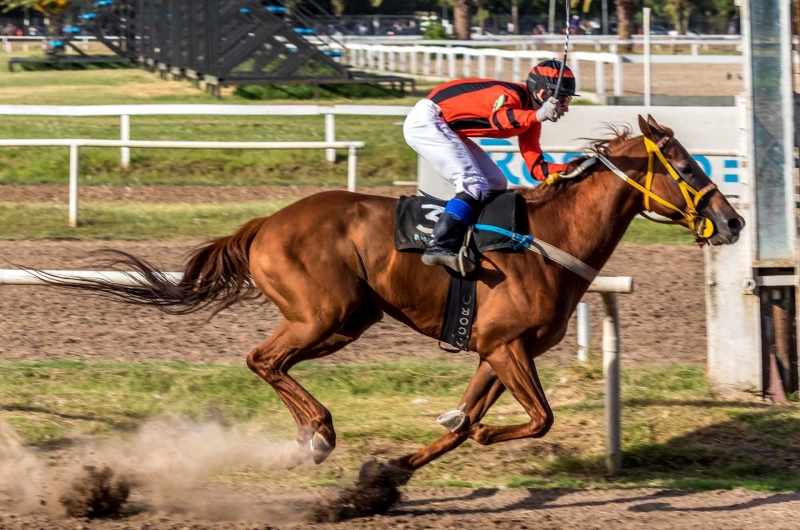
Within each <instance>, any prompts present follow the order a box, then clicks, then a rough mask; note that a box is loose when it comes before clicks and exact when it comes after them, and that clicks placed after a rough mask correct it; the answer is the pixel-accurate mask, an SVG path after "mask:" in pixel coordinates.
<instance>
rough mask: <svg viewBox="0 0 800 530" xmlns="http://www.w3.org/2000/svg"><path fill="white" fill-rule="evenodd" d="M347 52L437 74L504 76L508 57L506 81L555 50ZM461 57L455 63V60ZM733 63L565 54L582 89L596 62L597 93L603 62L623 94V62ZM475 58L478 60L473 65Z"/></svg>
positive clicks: (602, 90)
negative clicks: (585, 69)
mask: <svg viewBox="0 0 800 530" xmlns="http://www.w3.org/2000/svg"><path fill="white" fill-rule="evenodd" d="M345 48H346V50H347V52H348V53H349V54H350V57H349V63H350V64H352V65H353V66H355V67H357V68H365V69H369V70H374V71H377V72H394V73H406V74H409V75H412V76H422V77H429V78H439V79H456V78H459V77H480V78H486V77H494V78H497V79H508V76H507V75H506V73H505V64H506V61H511V65H512V66H511V78H510V79H508V80H510V81H518V82H519V81H524V80H525V78H526V77H527V75H528V71H529V70H530V68H532V67H533V66H535V65H536V64H537V63H538V62H540V61H542V60H545V59H552V57H553V53H552V52H551V51H544V50H504V49H499V48H467V47H463V46H456V47H441V46H420V45H410V46H392V45H384V44H355V43H354V44H346V45H345ZM487 58H491V59H492V61H493V63H494V68H493V70H492V71H488V70H487V67H486V63H487ZM459 60H460V61H461V68H460V69H459V68H458V67H457V66H458V61H459ZM647 60H649V61H650V63H652V64H734V65H740V64H741V63H742V57H741V56H740V55H652V54H648V55H647V56H643V55H622V54H619V53H617V47H616V45H612V50H611V51H610V52H582V51H573V52H571V53H570V54H569V62H570V68H571V69H572V71H573V73H574V74H575V84H576V89H577V90H578V91H580V90H581V73H580V64H581V62H593V63H595V86H596V93H597V94H598V95H605V94H606V86H605V84H606V83H605V67H606V65H610V67H611V68H612V69H613V72H614V75H613V80H614V87H613V94H614V95H615V96H622V95H623V91H624V70H623V68H624V67H623V65H624V64H626V63H631V64H649V63H646V61H647ZM473 64H475V65H476V66H473Z"/></svg>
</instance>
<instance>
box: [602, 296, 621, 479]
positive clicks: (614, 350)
mask: <svg viewBox="0 0 800 530" xmlns="http://www.w3.org/2000/svg"><path fill="white" fill-rule="evenodd" d="M601 296H602V297H603V305H604V306H605V316H604V317H603V377H604V378H605V380H606V388H605V401H606V403H605V409H606V410H605V416H606V471H607V472H608V473H609V474H610V475H613V474H615V473H617V472H619V470H620V466H621V465H622V440H621V421H620V415H621V414H620V412H621V411H620V380H619V319H618V313H617V295H616V294H615V293H601Z"/></svg>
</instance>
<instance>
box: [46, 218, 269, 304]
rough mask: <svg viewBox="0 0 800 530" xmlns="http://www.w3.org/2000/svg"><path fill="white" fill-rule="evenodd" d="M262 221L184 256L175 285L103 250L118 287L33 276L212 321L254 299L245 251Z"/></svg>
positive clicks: (140, 263)
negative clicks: (118, 276) (204, 313)
mask: <svg viewBox="0 0 800 530" xmlns="http://www.w3.org/2000/svg"><path fill="white" fill-rule="evenodd" d="M266 220H267V218H266V217H260V218H257V219H253V220H251V221H249V222H247V223H246V224H245V225H243V226H242V227H241V228H239V230H237V231H236V233H234V234H232V235H230V236H225V237H220V238H217V239H213V240H211V241H209V242H208V243H205V244H203V245H202V246H200V247H198V248H196V249H195V250H193V251H192V252H191V254H189V256H188V258H187V259H186V264H185V265H184V268H183V277H182V278H181V279H180V280H179V281H177V282H175V281H174V279H172V278H170V277H169V276H168V275H167V274H165V273H164V272H162V271H160V270H159V268H158V267H157V266H156V265H154V264H153V263H151V262H149V261H146V260H144V259H141V258H139V257H137V256H134V255H133V254H129V253H127V252H123V251H120V250H104V251H101V252H103V253H104V254H105V255H106V256H109V259H108V260H106V261H105V262H104V265H105V266H107V267H108V268H109V270H113V271H118V272H122V274H124V275H125V276H126V277H127V278H126V280H129V281H126V282H123V283H124V284H120V283H119V282H112V281H109V280H107V279H83V278H81V279H78V278H70V277H69V276H66V275H63V276H62V275H60V274H59V275H55V274H51V273H47V272H44V271H34V274H35V275H36V276H38V277H39V278H40V279H42V280H43V281H45V282H46V283H49V284H52V285H56V286H60V287H67V288H74V289H78V290H83V291H90V292H94V293H96V294H99V295H101V296H102V295H106V296H111V297H114V298H117V299H118V300H121V301H123V302H126V303H130V304H135V305H147V306H155V307H157V308H158V309H160V310H161V311H163V312H165V313H169V314H171V315H187V314H190V313H194V312H197V311H200V310H202V309H204V308H212V309H213V313H212V316H213V315H216V314H217V313H218V312H220V311H222V310H223V309H225V308H227V307H230V306H231V305H233V304H235V303H236V302H239V301H240V300H246V299H252V298H257V297H258V296H259V294H260V293H259V291H258V290H257V289H256V287H255V285H254V284H253V283H252V278H251V275H250V259H249V252H250V245H251V244H252V242H253V239H255V237H256V234H258V232H259V230H261V228H262V226H263V225H264V222H265V221H266Z"/></svg>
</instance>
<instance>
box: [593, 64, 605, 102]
mask: <svg viewBox="0 0 800 530" xmlns="http://www.w3.org/2000/svg"><path fill="white" fill-rule="evenodd" d="M594 75H595V92H597V95H598V96H602V95H604V94H605V93H606V69H605V64H604V63H603V61H597V62H595V63H594Z"/></svg>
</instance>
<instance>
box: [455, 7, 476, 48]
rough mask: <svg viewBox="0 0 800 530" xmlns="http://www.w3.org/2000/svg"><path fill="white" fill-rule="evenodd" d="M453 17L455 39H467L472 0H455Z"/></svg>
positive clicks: (470, 20)
mask: <svg viewBox="0 0 800 530" xmlns="http://www.w3.org/2000/svg"><path fill="white" fill-rule="evenodd" d="M454 3H455V6H454V8H453V18H454V19H455V21H454V22H455V23H454V24H453V25H454V32H455V35H456V39H458V40H469V36H470V33H471V31H470V27H471V25H472V24H471V22H472V0H455V2H454Z"/></svg>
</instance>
